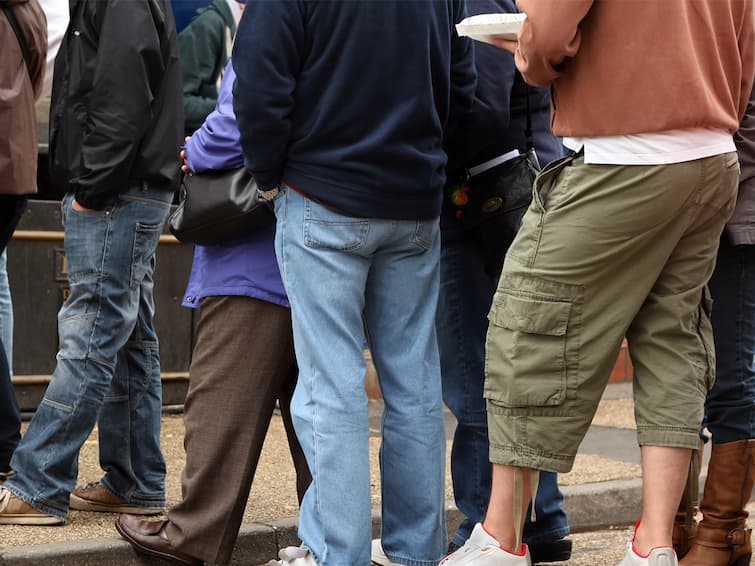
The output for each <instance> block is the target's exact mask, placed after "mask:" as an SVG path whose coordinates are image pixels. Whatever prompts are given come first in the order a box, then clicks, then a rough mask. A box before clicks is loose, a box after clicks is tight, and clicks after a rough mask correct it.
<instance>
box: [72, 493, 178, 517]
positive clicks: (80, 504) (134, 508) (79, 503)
mask: <svg viewBox="0 0 755 566" xmlns="http://www.w3.org/2000/svg"><path fill="white" fill-rule="evenodd" d="M68 506H69V507H70V508H71V509H75V510H76V511H95V512H97V513H128V514H129V515H159V514H160V513H163V512H164V511H165V508H163V507H161V508H159V509H158V508H152V507H141V506H139V505H130V504H128V503H119V504H108V503H99V502H95V501H90V500H88V499H83V498H81V497H79V496H78V495H74V494H71V498H70V500H69V503H68Z"/></svg>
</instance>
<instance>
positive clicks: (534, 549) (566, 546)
mask: <svg viewBox="0 0 755 566" xmlns="http://www.w3.org/2000/svg"><path fill="white" fill-rule="evenodd" d="M571 546H572V542H571V539H568V538H562V539H558V540H552V541H550V542H539V543H534V544H528V545H527V547H528V548H529V549H530V559H531V560H532V563H533V564H543V563H546V562H565V561H567V560H569V559H570V558H571Z"/></svg>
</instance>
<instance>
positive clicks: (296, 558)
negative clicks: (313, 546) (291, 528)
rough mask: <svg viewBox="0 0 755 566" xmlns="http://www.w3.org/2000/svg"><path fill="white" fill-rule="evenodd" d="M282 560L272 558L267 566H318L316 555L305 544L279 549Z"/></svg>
mask: <svg viewBox="0 0 755 566" xmlns="http://www.w3.org/2000/svg"><path fill="white" fill-rule="evenodd" d="M278 558H280V560H271V561H270V562H268V563H267V565H266V566H317V562H315V557H314V556H312V553H311V552H310V551H309V549H308V548H306V547H304V546H289V547H286V548H281V549H280V550H279V551H278Z"/></svg>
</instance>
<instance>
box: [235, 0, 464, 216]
mask: <svg viewBox="0 0 755 566" xmlns="http://www.w3.org/2000/svg"><path fill="white" fill-rule="evenodd" d="M464 16H465V7H464V1H463V0H445V1H440V0H432V1H426V0H423V1H406V0H398V1H397V0H380V1H377V0H345V1H332V0H331V1H328V0H309V1H305V0H275V1H270V0H268V1H264V2H249V3H248V4H247V6H246V10H245V11H244V15H243V17H242V20H241V22H240V24H239V29H238V32H237V36H236V42H235V45H234V49H233V66H234V68H235V70H236V75H237V78H236V84H235V87H234V91H233V94H234V109H235V112H236V117H237V120H238V123H239V130H240V131H241V145H242V148H243V150H244V157H245V163H246V166H247V167H248V168H249V169H250V170H251V171H252V173H253V174H254V175H255V176H256V178H257V181H258V183H259V185H260V187H261V188H263V189H269V188H272V187H274V186H276V185H278V184H279V183H286V184H288V185H290V186H292V187H293V188H295V189H296V190H298V191H300V192H301V193H303V194H305V195H306V196H308V197H309V198H312V199H314V200H317V201H319V202H322V203H323V204H325V205H327V206H331V207H333V208H335V209H337V210H339V211H341V212H344V213H346V214H349V215H352V216H358V217H373V218H384V219H398V220H400V219H429V218H434V217H437V216H438V215H439V214H440V210H441V198H442V190H443V185H444V182H445V167H446V154H445V152H444V150H443V131H444V129H445V127H446V126H447V125H448V123H449V121H450V120H453V119H454V115H456V114H457V113H464V112H466V111H467V110H468V109H469V108H470V107H471V105H472V101H473V98H474V88H475V81H476V73H475V70H474V59H473V50H472V45H471V41H470V40H469V39H466V38H459V37H458V36H457V35H456V32H455V27H454V25H455V23H457V22H458V21H460V20H461V19H462V18H463V17H464Z"/></svg>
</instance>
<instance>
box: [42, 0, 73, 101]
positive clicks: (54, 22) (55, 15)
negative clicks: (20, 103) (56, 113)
mask: <svg viewBox="0 0 755 566" xmlns="http://www.w3.org/2000/svg"><path fill="white" fill-rule="evenodd" d="M39 4H40V6H42V10H44V12H45V16H47V65H46V66H45V79H44V83H43V86H42V95H41V97H45V96H50V93H51V92H52V71H53V68H54V66H55V56H56V55H57V54H58V49H60V44H61V43H62V42H63V35H65V33H66V28H67V27H68V20H69V12H68V0H39Z"/></svg>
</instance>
